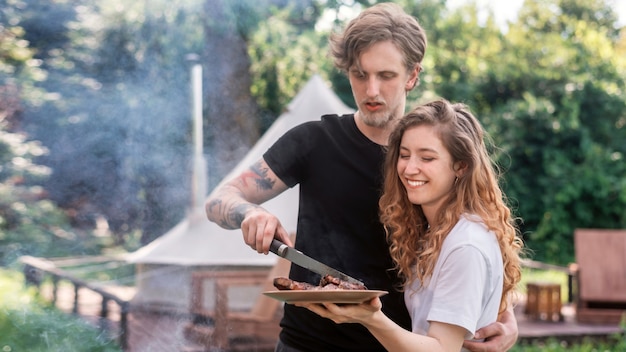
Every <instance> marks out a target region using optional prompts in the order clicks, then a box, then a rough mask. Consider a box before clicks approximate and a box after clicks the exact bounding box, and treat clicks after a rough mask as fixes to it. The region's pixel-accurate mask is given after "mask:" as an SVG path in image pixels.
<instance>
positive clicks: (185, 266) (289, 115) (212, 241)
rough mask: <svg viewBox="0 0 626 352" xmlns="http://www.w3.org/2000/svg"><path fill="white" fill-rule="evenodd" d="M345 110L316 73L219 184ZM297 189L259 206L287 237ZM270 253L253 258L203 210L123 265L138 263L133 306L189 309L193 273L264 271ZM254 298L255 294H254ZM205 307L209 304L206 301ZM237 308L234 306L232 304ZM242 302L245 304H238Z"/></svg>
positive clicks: (240, 240)
mask: <svg viewBox="0 0 626 352" xmlns="http://www.w3.org/2000/svg"><path fill="white" fill-rule="evenodd" d="M351 112H353V110H352V109H351V108H349V107H348V106H346V105H345V104H344V103H343V102H342V101H341V100H340V99H339V98H338V97H337V96H336V95H335V94H334V93H333V91H332V90H331V89H330V88H329V87H328V85H327V84H326V83H325V82H324V81H323V79H322V78H321V77H320V76H319V75H314V76H312V77H311V79H310V80H309V81H308V82H307V83H306V85H305V86H304V87H303V88H302V90H301V91H300V92H299V93H298V94H297V95H296V97H295V98H294V99H293V100H292V101H291V102H290V103H289V104H288V105H287V108H286V110H285V112H284V113H283V114H281V115H280V117H279V118H278V119H277V120H276V121H275V122H274V123H273V124H272V126H271V127H270V128H269V129H268V130H267V132H266V133H264V134H263V136H262V137H261V138H260V139H259V140H258V141H257V143H256V144H255V145H254V146H253V147H252V149H250V151H249V152H248V154H247V155H246V156H245V157H244V158H243V159H242V160H241V161H240V162H239V163H238V164H237V166H236V167H235V168H234V169H233V170H232V171H231V172H230V173H228V175H226V177H224V179H223V180H222V181H221V182H220V183H219V185H218V186H217V187H216V189H217V188H218V187H219V186H220V185H222V184H223V183H224V182H226V181H228V180H230V179H231V178H233V177H235V176H236V175H239V174H240V173H241V172H242V171H244V170H246V169H247V168H248V167H249V166H250V165H252V164H253V163H254V162H256V161H257V160H259V159H260V158H261V157H262V155H263V153H264V152H265V151H266V150H267V149H268V148H269V147H270V146H271V145H272V144H273V143H274V142H275V141H276V140H277V139H278V138H279V137H280V136H282V135H283V134H284V133H285V132H286V131H287V130H289V129H291V128H292V127H294V126H296V125H299V124H301V123H303V122H306V121H312V120H319V119H320V116H322V115H324V114H331V113H336V114H345V113H351ZM298 191H299V188H298V186H296V187H294V188H291V189H289V190H287V191H286V192H284V193H282V194H281V195H279V196H278V197H276V198H274V199H272V200H270V201H268V202H266V203H264V204H263V206H264V207H265V208H266V209H268V210H269V211H270V212H272V213H274V214H276V215H277V216H278V218H279V219H280V221H281V223H282V224H283V226H284V227H285V229H286V230H287V231H288V232H289V233H295V231H296V222H297V209H298V206H297V204H298ZM276 260H277V257H276V256H275V255H274V254H271V253H270V254H268V255H263V254H258V253H256V252H255V251H253V250H252V249H250V248H249V247H248V246H247V245H245V243H244V242H243V237H242V235H241V232H240V231H239V230H226V229H223V228H221V227H219V226H218V225H216V224H215V223H213V222H210V221H208V220H207V219H206V215H205V214H204V209H202V208H201V207H196V208H193V209H191V210H190V211H189V214H188V216H187V217H186V218H185V219H183V220H182V221H181V222H180V223H179V224H177V225H176V226H175V227H174V228H172V229H171V230H170V231H168V232H167V233H165V234H164V235H162V236H161V237H159V238H158V239H156V240H154V241H153V242H151V243H150V244H148V245H146V246H144V247H142V248H140V249H139V250H137V251H136V252H133V253H130V255H129V256H128V261H129V262H131V263H135V264H137V268H138V269H137V293H136V295H135V298H134V300H133V302H134V303H135V304H140V305H147V306H163V307H170V308H173V309H175V310H183V311H185V312H186V311H188V308H189V301H190V276H191V272H193V271H195V270H207V269H209V268H210V269H211V270H224V269H228V270H233V269H235V270H237V269H242V270H243V269H246V270H250V269H254V268H258V269H267V268H268V267H271V266H273V265H274V264H275V263H276ZM256 294H258V293H256ZM248 301H249V300H248ZM206 304H208V305H211V298H210V297H208V298H207V300H206ZM233 304H234V305H237V303H236V302H233ZM241 304H245V303H244V302H241Z"/></svg>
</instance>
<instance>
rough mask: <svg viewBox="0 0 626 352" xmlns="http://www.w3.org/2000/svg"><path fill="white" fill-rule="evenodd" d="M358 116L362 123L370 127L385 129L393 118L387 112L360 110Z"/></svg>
mask: <svg viewBox="0 0 626 352" xmlns="http://www.w3.org/2000/svg"><path fill="white" fill-rule="evenodd" d="M359 114H360V115H361V120H362V121H363V123H365V124H366V125H367V126H370V127H376V128H385V127H387V126H388V125H389V123H390V122H391V121H392V120H393V116H392V114H391V112H389V111H381V112H369V111H367V110H365V111H363V110H361V111H359Z"/></svg>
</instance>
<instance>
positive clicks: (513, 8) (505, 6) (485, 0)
mask: <svg viewBox="0 0 626 352" xmlns="http://www.w3.org/2000/svg"><path fill="white" fill-rule="evenodd" d="M470 1H474V0H448V6H449V7H451V8H455V7H458V6H460V5H463V4H466V3H468V2H470ZM475 1H476V3H477V4H478V6H479V7H484V8H485V10H487V9H489V8H491V9H493V12H494V16H495V17H496V21H497V22H498V24H499V25H500V26H502V27H503V28H506V22H507V21H512V20H514V19H515V18H516V17H517V12H518V11H519V9H520V8H521V7H522V3H523V2H524V0H506V1H503V0H475ZM608 2H609V3H612V6H613V9H615V11H616V12H617V14H618V16H619V24H620V25H622V26H624V25H626V1H624V0H608Z"/></svg>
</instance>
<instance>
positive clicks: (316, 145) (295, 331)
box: [263, 115, 411, 351]
mask: <svg viewBox="0 0 626 352" xmlns="http://www.w3.org/2000/svg"><path fill="white" fill-rule="evenodd" d="M263 157H264V159H265V161H266V162H267V164H268V165H269V166H270V168H271V169H272V171H274V173H276V175H277V176H278V177H279V178H280V179H281V180H282V181H283V182H285V183H286V184H287V185H288V186H290V187H293V186H295V185H296V184H299V185H300V204H299V212H298V226H297V239H296V248H298V249H299V250H300V251H302V252H303V253H305V254H307V255H309V256H311V257H313V258H315V259H317V260H319V261H321V262H323V263H325V264H327V265H329V266H331V267H333V268H335V269H338V270H339V271H342V272H344V273H346V274H348V275H350V276H352V277H355V278H357V279H360V280H361V281H363V282H364V283H365V285H366V286H367V287H368V288H369V289H373V290H385V291H389V294H388V295H385V296H383V297H381V300H382V303H383V311H384V312H385V314H386V315H387V316H389V317H390V318H391V319H393V320H394V321H395V322H396V323H398V324H400V325H401V326H403V327H404V328H406V329H409V330H410V326H411V322H410V317H409V315H408V312H407V310H406V307H405V304H404V298H403V294H402V293H401V292H398V291H397V289H396V288H397V286H396V284H397V283H398V279H397V278H396V276H395V273H394V272H393V271H391V268H392V267H393V265H392V261H391V258H390V256H389V251H388V249H389V247H388V244H387V242H386V240H385V234H384V230H383V227H382V225H381V223H380V221H379V219H378V199H379V197H380V190H381V186H382V165H383V160H384V150H383V147H382V146H380V145H378V144H376V143H374V142H372V141H371V140H370V139H368V138H367V137H365V136H364V135H363V134H362V133H361V132H360V131H359V130H358V128H357V126H356V123H355V121H354V115H343V116H337V115H325V116H322V119H321V121H313V122H307V123H304V124H302V125H299V126H297V127H295V128H293V129H292V130H290V131H289V132H287V133H286V134H285V135H284V136H282V137H281V138H280V139H279V140H278V141H277V142H276V143H275V144H274V145H273V146H272V147H271V148H270V149H269V150H268V151H267V152H266V153H265V154H264V156H263ZM290 278H291V279H293V280H297V281H302V282H309V283H312V284H318V283H319V280H320V276H319V275H317V274H315V273H313V272H311V271H309V270H306V269H303V268H301V267H299V266H297V265H292V266H291V272H290ZM281 326H282V328H283V329H282V332H281V334H280V338H281V340H282V341H283V342H284V343H285V344H287V345H289V346H292V347H294V348H297V349H300V350H303V351H384V350H385V349H384V348H383V347H382V346H381V345H380V343H379V342H378V341H377V340H376V339H375V338H374V337H373V336H372V335H371V334H370V333H369V332H368V331H367V329H365V328H364V327H363V326H361V325H360V324H335V323H334V322H332V321H331V320H329V319H325V318H322V317H320V316H318V315H317V314H315V313H312V312H310V311H309V310H307V309H305V308H300V307H295V306H293V305H290V304H286V305H285V314H284V317H283V319H282V321H281Z"/></svg>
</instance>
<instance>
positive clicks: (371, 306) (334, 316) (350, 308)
mask: <svg viewBox="0 0 626 352" xmlns="http://www.w3.org/2000/svg"><path fill="white" fill-rule="evenodd" d="M295 305H296V306H298V307H304V308H307V309H308V310H310V311H311V312H313V313H315V314H317V315H319V316H321V317H324V318H327V319H330V320H332V321H334V322H335V323H337V324H344V323H361V324H363V325H366V326H367V322H368V321H371V318H372V316H373V315H374V314H375V313H376V312H379V311H380V309H381V307H382V303H381V301H380V299H379V298H378V297H374V298H373V299H371V300H370V301H367V302H363V303H360V304H335V303H330V302H323V303H306V302H299V303H296V304H295Z"/></svg>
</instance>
